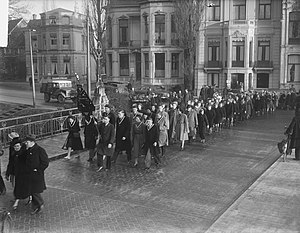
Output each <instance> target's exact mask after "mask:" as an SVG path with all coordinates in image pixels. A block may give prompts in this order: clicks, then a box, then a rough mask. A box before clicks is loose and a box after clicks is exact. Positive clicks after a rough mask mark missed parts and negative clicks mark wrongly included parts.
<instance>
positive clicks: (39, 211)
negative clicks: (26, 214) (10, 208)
mask: <svg viewBox="0 0 300 233" xmlns="http://www.w3.org/2000/svg"><path fill="white" fill-rule="evenodd" d="M43 209H44V205H41V206H40V207H37V208H35V209H34V210H33V211H32V212H31V213H30V214H31V215H35V214H38V213H41V212H42V210H43Z"/></svg>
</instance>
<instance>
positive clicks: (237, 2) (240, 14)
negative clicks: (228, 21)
mask: <svg viewBox="0 0 300 233" xmlns="http://www.w3.org/2000/svg"><path fill="white" fill-rule="evenodd" d="M233 9H234V19H236V20H243V19H246V0H234V1H233Z"/></svg>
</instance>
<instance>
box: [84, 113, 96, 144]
mask: <svg viewBox="0 0 300 233" xmlns="http://www.w3.org/2000/svg"><path fill="white" fill-rule="evenodd" d="M83 125H84V131H83V133H84V147H85V148H86V149H94V148H95V147H96V140H97V137H98V130H97V120H96V119H95V118H94V117H93V116H90V117H89V118H84V119H83Z"/></svg>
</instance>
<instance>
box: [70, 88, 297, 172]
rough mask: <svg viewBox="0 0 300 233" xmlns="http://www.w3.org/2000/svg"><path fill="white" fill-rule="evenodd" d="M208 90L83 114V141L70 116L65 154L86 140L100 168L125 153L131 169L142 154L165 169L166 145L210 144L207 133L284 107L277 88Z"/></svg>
mask: <svg viewBox="0 0 300 233" xmlns="http://www.w3.org/2000/svg"><path fill="white" fill-rule="evenodd" d="M207 91H208V92H209V94H207V93H208V92H207ZM207 91H206V92H202V95H200V96H199V98H194V96H193V95H192V94H191V93H189V92H188V91H187V90H185V91H184V92H183V93H181V92H180V91H179V92H172V93H170V94H169V95H168V98H167V99H162V98H152V99H151V101H150V102H149V103H148V104H144V103H136V104H133V105H132V106H131V112H130V113H129V114H127V113H126V111H125V110H124V109H120V110H118V111H117V112H116V114H117V116H115V113H114V107H113V106H110V105H106V106H105V110H104V112H103V113H102V117H101V119H96V118H95V117H94V116H93V114H92V112H83V119H82V122H81V125H83V128H84V143H82V142H81V139H80V133H79V132H80V127H79V125H80V123H79V121H78V119H77V118H76V117H75V116H73V115H72V114H70V116H69V117H68V119H67V126H68V129H69V135H68V137H67V139H66V142H65V144H64V146H65V145H67V148H66V149H67V150H68V155H67V156H66V157H65V158H66V159H70V155H71V151H72V150H73V151H76V150H82V149H83V144H84V147H85V149H88V150H89V159H88V161H89V162H92V161H93V160H94V158H95V157H96V161H97V165H98V168H97V171H101V170H103V169H105V170H110V168H111V164H112V163H116V161H117V159H118V157H119V155H120V154H121V152H123V151H125V152H126V155H127V162H128V164H129V165H130V166H132V167H137V166H138V165H139V161H141V160H139V159H138V158H139V157H144V158H145V159H144V161H143V163H144V167H145V169H149V168H150V167H151V161H152V159H153V161H154V164H155V165H156V166H157V167H160V166H161V163H162V159H161V158H162V157H163V156H164V155H165V153H166V148H167V146H169V145H171V144H178V147H179V150H184V149H185V147H186V144H187V143H192V142H194V141H196V139H197V140H198V139H199V141H200V143H205V140H206V137H207V135H210V134H213V133H218V132H220V131H221V130H222V129H223V128H230V127H233V126H234V125H235V124H236V123H238V122H243V121H246V120H249V119H251V118H254V117H258V116H261V115H264V114H271V113H273V112H274V111H275V109H276V108H278V107H279V96H280V95H278V93H276V92H268V91H262V92H241V93H237V94H233V93H227V95H223V94H218V92H216V91H212V90H211V89H209V88H208V89H207ZM203 93H204V94H203ZM205 93H206V94H205ZM203 95H206V98H203ZM151 96H152V97H155V96H156V95H155V94H152V95H151ZM290 108H292V106H291V107H290Z"/></svg>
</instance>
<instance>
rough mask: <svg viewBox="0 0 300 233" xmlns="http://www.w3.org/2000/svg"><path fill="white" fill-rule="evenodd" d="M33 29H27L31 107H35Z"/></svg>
mask: <svg viewBox="0 0 300 233" xmlns="http://www.w3.org/2000/svg"><path fill="white" fill-rule="evenodd" d="M35 31H36V30H34V29H29V47H30V63H31V85H32V106H33V108H35V82H34V67H33V55H32V41H31V32H35Z"/></svg>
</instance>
